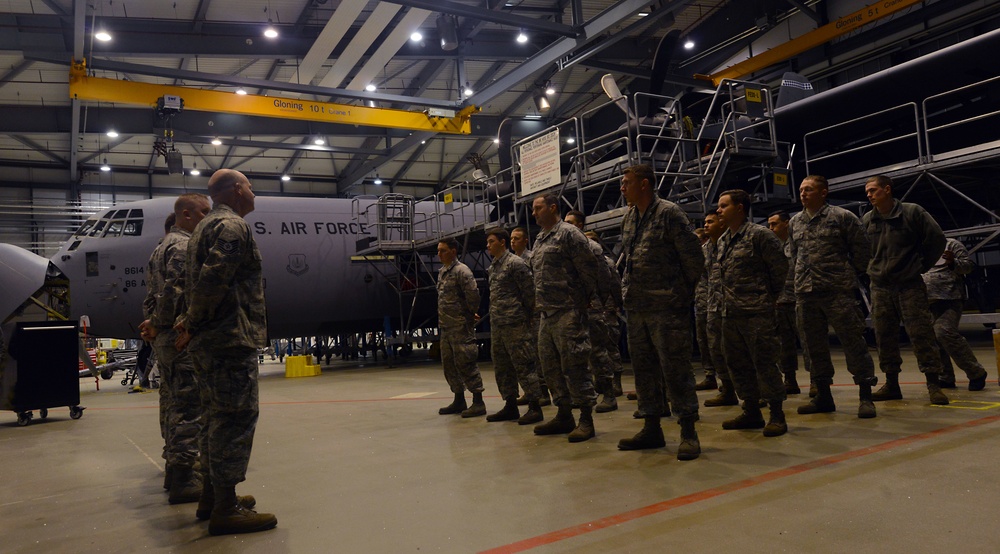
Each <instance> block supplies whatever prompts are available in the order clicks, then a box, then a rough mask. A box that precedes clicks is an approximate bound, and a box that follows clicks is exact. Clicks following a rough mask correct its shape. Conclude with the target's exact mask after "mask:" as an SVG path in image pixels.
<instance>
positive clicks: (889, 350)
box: [872, 279, 941, 375]
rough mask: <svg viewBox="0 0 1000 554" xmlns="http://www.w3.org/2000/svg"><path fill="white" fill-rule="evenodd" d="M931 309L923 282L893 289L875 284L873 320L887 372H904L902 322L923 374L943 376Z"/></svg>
mask: <svg viewBox="0 0 1000 554" xmlns="http://www.w3.org/2000/svg"><path fill="white" fill-rule="evenodd" d="M929 306H930V303H929V302H928V300H927V288H926V287H925V286H924V282H923V280H922V279H917V280H915V281H910V282H908V283H904V284H901V285H898V286H895V287H892V288H888V287H880V286H876V285H874V284H873V285H872V320H873V323H874V324H875V340H876V342H877V343H878V364H879V368H880V369H881V370H882V372H883V373H897V374H898V373H899V372H900V371H901V370H902V366H903V359H902V357H900V354H899V323H900V320H902V322H903V327H904V328H905V329H906V334H907V335H909V336H910V343H911V344H912V345H913V353H914V354H915V355H916V357H917V367H919V368H920V371H921V373H925V374H932V375H940V374H941V355H940V354H939V353H938V345H937V339H936V338H935V337H934V320H933V318H932V317H931V311H930V308H929Z"/></svg>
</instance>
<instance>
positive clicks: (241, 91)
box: [236, 87, 247, 96]
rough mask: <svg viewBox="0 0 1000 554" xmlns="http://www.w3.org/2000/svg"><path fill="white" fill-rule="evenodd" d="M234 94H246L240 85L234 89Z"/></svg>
mask: <svg viewBox="0 0 1000 554" xmlns="http://www.w3.org/2000/svg"><path fill="white" fill-rule="evenodd" d="M236 94H239V95H240V96H246V94H247V91H246V90H244V89H243V87H240V88H238V89H236Z"/></svg>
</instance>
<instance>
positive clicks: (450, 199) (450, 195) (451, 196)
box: [444, 192, 455, 204]
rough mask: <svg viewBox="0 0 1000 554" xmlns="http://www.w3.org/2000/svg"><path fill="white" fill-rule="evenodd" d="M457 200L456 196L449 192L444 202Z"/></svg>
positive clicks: (448, 202)
mask: <svg viewBox="0 0 1000 554" xmlns="http://www.w3.org/2000/svg"><path fill="white" fill-rule="evenodd" d="M454 200H455V196H454V195H453V194H452V193H450V192H449V193H447V194H445V195H444V203H445V204H451V203H452V202H453V201H454Z"/></svg>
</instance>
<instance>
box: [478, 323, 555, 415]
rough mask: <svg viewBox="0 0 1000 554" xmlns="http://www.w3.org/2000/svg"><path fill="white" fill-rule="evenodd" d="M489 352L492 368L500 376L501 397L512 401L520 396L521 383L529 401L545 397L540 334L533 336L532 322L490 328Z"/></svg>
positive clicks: (498, 385) (498, 380)
mask: <svg viewBox="0 0 1000 554" xmlns="http://www.w3.org/2000/svg"><path fill="white" fill-rule="evenodd" d="M490 338H491V346H490V353H491V355H492V356H493V371H494V373H495V375H496V379H497V389H499V390H500V396H501V397H502V398H503V399H505V400H509V399H512V398H517V385H518V383H520V385H521V388H522V389H524V393H525V396H527V398H528V400H538V399H539V398H541V397H542V389H541V386H540V381H539V378H538V366H537V365H536V360H537V359H538V352H537V350H536V347H535V342H536V341H537V339H538V336H537V335H535V336H534V337H533V336H532V335H531V322H530V321H526V322H524V324H522V325H497V324H495V323H494V324H493V326H492V328H491V329H490Z"/></svg>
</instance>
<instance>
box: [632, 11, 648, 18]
mask: <svg viewBox="0 0 1000 554" xmlns="http://www.w3.org/2000/svg"><path fill="white" fill-rule="evenodd" d="M635 15H637V16H639V17H646V16H647V15H649V12H639V13H637V14H635Z"/></svg>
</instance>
